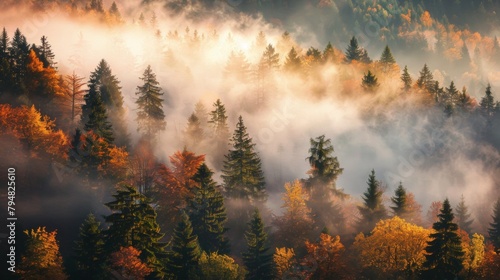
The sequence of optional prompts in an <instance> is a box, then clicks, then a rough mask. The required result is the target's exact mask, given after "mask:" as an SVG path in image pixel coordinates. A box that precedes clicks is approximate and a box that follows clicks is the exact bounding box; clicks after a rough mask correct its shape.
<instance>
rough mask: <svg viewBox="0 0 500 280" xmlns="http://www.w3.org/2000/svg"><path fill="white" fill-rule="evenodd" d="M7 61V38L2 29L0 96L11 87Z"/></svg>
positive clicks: (9, 65) (0, 42)
mask: <svg viewBox="0 0 500 280" xmlns="http://www.w3.org/2000/svg"><path fill="white" fill-rule="evenodd" d="M9 60H10V55H9V36H8V34H7V31H6V30H5V27H4V28H3V30H2V34H1V35H0V95H1V94H2V93H3V92H4V91H7V90H8V89H9V88H10V87H11V83H12V73H11V63H10V61H9Z"/></svg>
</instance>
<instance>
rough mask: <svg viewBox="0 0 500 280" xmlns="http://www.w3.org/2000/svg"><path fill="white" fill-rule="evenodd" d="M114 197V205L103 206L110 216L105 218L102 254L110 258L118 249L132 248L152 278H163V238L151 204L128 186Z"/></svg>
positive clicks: (110, 203)
mask: <svg viewBox="0 0 500 280" xmlns="http://www.w3.org/2000/svg"><path fill="white" fill-rule="evenodd" d="M113 197H114V199H115V200H114V201H111V202H108V203H106V206H107V207H108V208H109V209H110V210H111V211H113V213H112V214H110V215H108V216H106V217H105V221H106V223H108V224H110V226H109V228H108V229H106V230H105V231H104V232H103V233H104V236H105V244H106V245H105V251H106V252H107V253H109V254H111V253H113V252H116V251H118V250H119V249H120V247H128V246H133V247H134V248H136V249H138V250H140V251H141V260H142V261H144V262H146V263H147V264H148V265H149V267H150V268H152V269H153V270H154V274H155V275H158V276H161V275H163V268H162V265H161V262H162V260H163V258H164V256H165V253H164V248H165V246H166V244H164V243H162V242H161V241H160V240H161V239H162V237H163V234H162V233H160V226H159V225H158V223H157V222H156V211H155V210H154V209H153V207H152V206H151V201H150V200H149V199H148V198H146V197H145V196H144V195H143V194H140V193H139V192H138V191H137V189H136V188H135V187H132V186H129V185H124V186H123V187H122V188H121V189H119V190H118V191H117V192H116V194H114V195H113Z"/></svg>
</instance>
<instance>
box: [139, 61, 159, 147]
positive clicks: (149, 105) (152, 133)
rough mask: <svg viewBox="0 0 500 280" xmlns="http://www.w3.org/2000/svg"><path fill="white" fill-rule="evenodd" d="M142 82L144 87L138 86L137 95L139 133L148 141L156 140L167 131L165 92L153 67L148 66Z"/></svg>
mask: <svg viewBox="0 0 500 280" xmlns="http://www.w3.org/2000/svg"><path fill="white" fill-rule="evenodd" d="M141 80H142V81H143V82H144V83H143V84H142V86H137V92H136V93H135V94H136V95H138V96H139V98H137V100H136V101H135V103H136V104H137V109H138V111H137V119H136V120H137V131H138V132H140V133H142V135H143V136H144V137H145V138H146V139H151V138H155V137H156V135H157V134H158V133H159V132H160V131H162V130H165V126H166V122H165V114H164V113H163V104H162V102H163V99H161V96H162V95H163V92H162V91H161V88H160V87H159V83H158V81H157V80H156V75H155V74H154V73H153V70H152V69H151V66H149V65H148V67H147V68H146V70H144V73H143V74H142V77H141Z"/></svg>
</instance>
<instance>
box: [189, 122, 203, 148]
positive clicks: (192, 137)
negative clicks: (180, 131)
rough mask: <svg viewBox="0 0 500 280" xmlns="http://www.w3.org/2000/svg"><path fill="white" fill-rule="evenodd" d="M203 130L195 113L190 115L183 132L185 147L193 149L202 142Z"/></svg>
mask: <svg viewBox="0 0 500 280" xmlns="http://www.w3.org/2000/svg"><path fill="white" fill-rule="evenodd" d="M203 135H204V133H203V128H202V127H201V123H200V120H199V119H198V117H197V116H196V114H195V113H192V114H191V116H189V118H188V123H187V127H186V131H185V137H186V146H187V147H188V148H189V149H193V148H194V147H195V146H196V145H198V144H199V143H200V141H202V140H203Z"/></svg>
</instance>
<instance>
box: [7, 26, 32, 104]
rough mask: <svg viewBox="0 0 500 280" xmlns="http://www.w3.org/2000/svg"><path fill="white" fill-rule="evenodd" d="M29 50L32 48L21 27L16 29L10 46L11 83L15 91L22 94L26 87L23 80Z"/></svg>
mask: <svg viewBox="0 0 500 280" xmlns="http://www.w3.org/2000/svg"><path fill="white" fill-rule="evenodd" d="M29 52H30V49H29V45H28V43H27V42H26V37H25V36H24V35H23V34H22V33H21V31H20V30H19V29H16V31H15V32H14V36H13V37H12V41H11V42H10V47H9V56H10V58H11V59H12V63H11V65H12V69H11V70H12V72H11V73H12V76H11V79H12V80H11V82H10V85H11V89H12V91H13V92H18V93H20V94H21V93H23V92H24V91H25V89H26V88H25V85H24V83H23V81H24V79H25V76H26V71H27V68H26V64H27V61H28V54H29Z"/></svg>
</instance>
